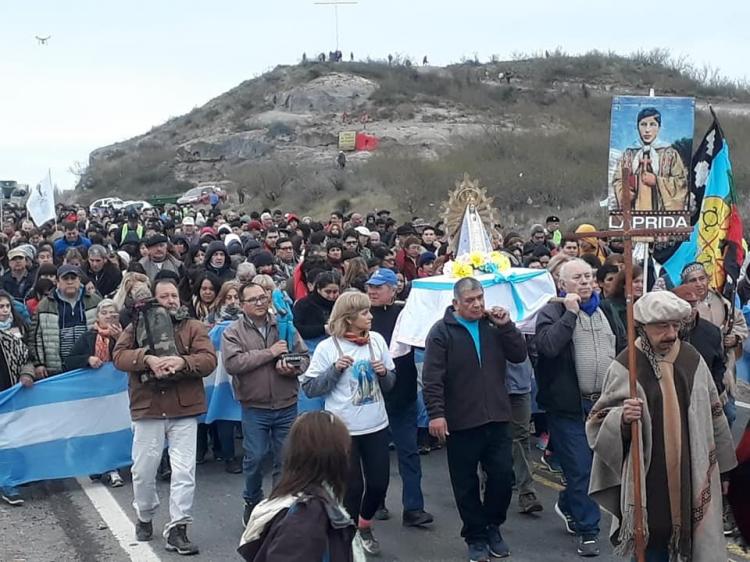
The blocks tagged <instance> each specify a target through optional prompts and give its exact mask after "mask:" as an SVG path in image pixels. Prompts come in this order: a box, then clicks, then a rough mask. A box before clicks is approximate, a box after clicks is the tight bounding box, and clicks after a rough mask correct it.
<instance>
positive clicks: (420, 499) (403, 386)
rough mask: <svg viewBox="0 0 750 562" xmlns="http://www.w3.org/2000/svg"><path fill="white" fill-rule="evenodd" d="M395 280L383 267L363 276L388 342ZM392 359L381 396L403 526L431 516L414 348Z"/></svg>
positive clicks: (375, 326)
mask: <svg viewBox="0 0 750 562" xmlns="http://www.w3.org/2000/svg"><path fill="white" fill-rule="evenodd" d="M397 284H398V279H397V278H396V274H395V273H393V271H391V270H390V269H385V268H381V269H378V270H377V271H376V272H375V273H373V274H372V276H371V277H370V278H369V279H368V280H367V296H368V297H370V303H371V306H370V312H371V313H372V331H374V332H377V333H379V334H380V335H381V336H383V338H385V341H386V342H387V343H388V345H390V344H391V337H392V336H393V329H394V328H395V327H396V320H397V319H398V315H399V314H401V311H402V310H403V308H404V305H403V304H394V303H395V300H396V285H397ZM393 362H394V363H395V365H396V384H395V386H394V387H393V388H392V389H391V391H390V392H388V393H386V394H385V395H384V398H385V408H386V410H387V411H388V420H389V422H390V427H391V438H392V439H393V443H394V444H395V445H396V454H397V455H398V472H399V474H400V475H401V482H402V484H403V486H402V494H401V501H402V503H403V507H404V513H403V524H404V526H405V527H421V526H423V525H429V524H430V523H432V521H433V517H432V515H431V514H429V513H427V512H426V511H425V510H424V496H423V495H422V466H421V463H420V461H419V452H418V450H417V367H416V365H415V364H414V350H413V349H411V348H409V353H407V354H406V355H402V356H401V357H394V359H393ZM383 510H385V508H383ZM378 511H379V512H380V510H378ZM385 513H387V510H385Z"/></svg>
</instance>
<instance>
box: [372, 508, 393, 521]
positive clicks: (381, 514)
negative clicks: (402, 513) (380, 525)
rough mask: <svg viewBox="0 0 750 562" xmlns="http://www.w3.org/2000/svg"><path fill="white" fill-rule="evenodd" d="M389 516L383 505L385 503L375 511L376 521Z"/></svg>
mask: <svg viewBox="0 0 750 562" xmlns="http://www.w3.org/2000/svg"><path fill="white" fill-rule="evenodd" d="M390 518H391V512H390V511H388V508H387V507H385V505H381V506H380V507H379V508H378V510H377V511H376V512H375V519H377V520H378V521H388V519H390Z"/></svg>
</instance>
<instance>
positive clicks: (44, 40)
mask: <svg viewBox="0 0 750 562" xmlns="http://www.w3.org/2000/svg"><path fill="white" fill-rule="evenodd" d="M34 37H36V40H37V42H38V43H39V44H40V45H46V44H47V41H49V40H50V39H51V38H52V35H47V37H39V36H38V35H35V36H34Z"/></svg>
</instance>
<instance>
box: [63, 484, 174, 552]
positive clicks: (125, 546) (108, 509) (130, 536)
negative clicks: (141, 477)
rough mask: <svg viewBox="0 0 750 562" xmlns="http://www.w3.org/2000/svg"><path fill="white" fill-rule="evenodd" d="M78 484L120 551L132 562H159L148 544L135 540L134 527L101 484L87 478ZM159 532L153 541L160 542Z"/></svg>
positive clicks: (155, 534)
mask: <svg viewBox="0 0 750 562" xmlns="http://www.w3.org/2000/svg"><path fill="white" fill-rule="evenodd" d="M77 480H78V484H79V485H80V486H81V488H82V489H83V491H84V493H85V494H86V495H87V496H88V498H89V500H91V503H92V504H93V505H94V508H95V509H96V511H97V512H98V513H99V516H100V517H101V518H102V520H103V521H104V522H105V523H106V524H107V527H108V528H109V530H110V531H111V533H112V535H113V536H114V537H115V539H117V542H118V543H120V546H121V547H122V550H124V551H125V553H126V554H127V555H128V556H129V557H130V559H131V560H133V561H134V562H160V561H161V558H159V556H158V555H157V554H156V552H154V549H153V548H152V547H151V543H150V542H138V541H136V540H135V526H134V525H133V522H132V521H131V520H130V519H129V518H128V516H127V515H125V512H124V511H123V510H122V508H121V507H120V504H118V503H117V501H116V500H115V498H114V497H113V496H112V494H111V493H110V492H109V490H108V489H107V488H106V487H105V486H103V485H102V483H101V482H92V481H91V480H89V479H88V478H78V479H77ZM160 539H161V535H160V533H159V532H156V533H154V539H152V541H153V540H160Z"/></svg>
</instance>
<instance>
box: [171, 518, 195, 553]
mask: <svg viewBox="0 0 750 562" xmlns="http://www.w3.org/2000/svg"><path fill="white" fill-rule="evenodd" d="M166 549H167V550H169V551H170V552H177V554H181V555H182V556H191V555H193V554H198V547H197V546H195V545H194V544H193V543H191V542H190V539H188V537H187V525H185V524H183V525H175V526H174V527H172V528H171V529H170V530H169V533H168V534H167V544H166Z"/></svg>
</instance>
